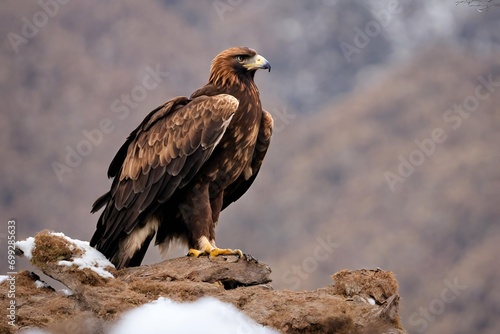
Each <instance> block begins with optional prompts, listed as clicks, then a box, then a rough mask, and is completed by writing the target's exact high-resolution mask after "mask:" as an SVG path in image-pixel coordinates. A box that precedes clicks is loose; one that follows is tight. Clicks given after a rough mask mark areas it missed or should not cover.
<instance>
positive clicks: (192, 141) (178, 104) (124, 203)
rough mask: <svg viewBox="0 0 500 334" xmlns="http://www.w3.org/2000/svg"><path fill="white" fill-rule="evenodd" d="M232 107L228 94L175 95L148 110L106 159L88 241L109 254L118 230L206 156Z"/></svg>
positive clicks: (141, 216) (144, 214)
mask: <svg viewBox="0 0 500 334" xmlns="http://www.w3.org/2000/svg"><path fill="white" fill-rule="evenodd" d="M237 108H238V100H237V99H236V98H234V97H233V96H231V95H226V94H220V95H216V96H211V97H208V96H200V97H197V98H195V99H193V100H189V99H187V98H184V97H179V98H175V99H172V100H170V101H169V102H167V103H166V104H164V105H163V106H160V107H159V108H157V109H155V110H154V111H153V112H151V113H150V114H149V115H148V116H147V117H146V118H145V119H144V121H143V122H142V124H141V125H140V126H139V127H138V128H137V129H135V130H134V131H133V132H132V133H131V134H130V136H129V137H128V138H127V141H126V142H125V144H124V145H123V146H122V147H121V148H120V150H119V151H118V153H117V155H116V156H115V158H114V159H113V161H112V162H111V165H110V168H109V170H108V176H109V177H114V180H113V184H112V186H111V190H110V191H109V192H108V193H106V194H104V195H103V196H101V197H100V198H99V199H98V200H97V201H96V202H95V203H94V206H93V208H92V212H96V211H98V210H99V209H100V208H101V207H103V206H105V205H106V208H105V210H104V211H103V213H102V215H101V217H100V218H99V221H98V223H97V230H96V232H95V233H94V236H93V237H92V239H91V242H90V244H91V245H92V246H96V248H97V249H98V250H100V251H101V252H102V253H103V254H104V255H106V256H108V257H111V256H112V255H113V252H114V251H116V250H117V246H118V242H119V240H120V239H121V238H122V237H123V233H127V234H128V233H130V232H131V231H132V230H133V229H134V227H135V226H136V225H137V224H144V223H145V221H146V220H147V218H148V217H149V216H150V215H151V213H153V212H154V211H155V210H156V209H157V208H158V207H159V205H160V204H161V203H164V202H166V201H167V200H168V199H169V198H170V197H171V196H172V194H173V193H174V192H175V191H176V190H177V189H179V188H181V187H182V186H185V185H186V184H187V183H189V181H190V180H191V179H192V178H193V177H194V176H195V175H196V173H197V172H198V171H199V169H200V168H201V166H203V164H204V163H205V161H206V160H207V159H208V158H209V157H210V155H211V154H212V152H213V150H214V148H215V146H216V145H217V143H218V142H219V140H220V138H221V137H222V135H223V134H224V132H225V130H226V128H227V126H228V125H229V122H230V121H231V118H232V116H233V115H234V113H235V111H236V110H237Z"/></svg>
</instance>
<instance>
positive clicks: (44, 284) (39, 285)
mask: <svg viewBox="0 0 500 334" xmlns="http://www.w3.org/2000/svg"><path fill="white" fill-rule="evenodd" d="M35 286H36V287H37V288H38V289H41V288H50V285H48V284H47V283H45V282H42V281H40V280H36V281H35Z"/></svg>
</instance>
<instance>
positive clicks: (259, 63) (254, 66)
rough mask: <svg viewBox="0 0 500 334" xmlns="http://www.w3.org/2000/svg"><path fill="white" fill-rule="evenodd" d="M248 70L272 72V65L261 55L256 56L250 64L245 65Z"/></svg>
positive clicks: (251, 59) (250, 60)
mask: <svg viewBox="0 0 500 334" xmlns="http://www.w3.org/2000/svg"><path fill="white" fill-rule="evenodd" d="M243 66H244V67H245V68H246V69H247V70H249V71H251V70H258V69H267V70H269V72H271V64H269V62H268V61H267V59H266V58H264V57H262V56H261V55H256V56H254V57H252V58H250V59H249V61H248V63H246V64H244V65H243Z"/></svg>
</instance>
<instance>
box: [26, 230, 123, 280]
mask: <svg viewBox="0 0 500 334" xmlns="http://www.w3.org/2000/svg"><path fill="white" fill-rule="evenodd" d="M49 234H50V235H53V236H56V237H60V238H63V239H65V240H66V241H67V242H68V243H69V249H70V250H71V251H73V252H74V251H77V250H79V251H80V252H81V254H82V255H81V256H80V257H76V258H73V259H72V260H71V261H65V260H62V261H59V262H58V264H59V265H60V266H69V267H71V266H72V265H75V266H77V267H78V269H80V270H83V269H85V268H89V269H90V270H92V271H94V272H96V273H97V274H98V275H99V276H101V277H104V278H113V277H114V276H113V275H112V274H111V273H110V272H109V271H107V270H106V268H107V267H111V268H114V267H115V266H114V265H113V264H112V263H111V262H109V261H108V259H106V257H105V256H104V255H102V253H100V252H99V251H97V250H96V249H94V248H93V247H90V244H89V242H88V241H81V240H78V239H71V238H70V237H67V236H65V235H64V233H60V232H49ZM16 247H17V248H19V249H20V250H22V251H23V253H24V256H25V257H26V258H27V259H28V260H31V258H32V257H33V254H32V252H33V250H34V249H35V238H33V237H29V238H28V239H26V240H22V241H17V242H16Z"/></svg>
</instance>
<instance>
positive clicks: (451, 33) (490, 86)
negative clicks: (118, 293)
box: [0, 0, 500, 333]
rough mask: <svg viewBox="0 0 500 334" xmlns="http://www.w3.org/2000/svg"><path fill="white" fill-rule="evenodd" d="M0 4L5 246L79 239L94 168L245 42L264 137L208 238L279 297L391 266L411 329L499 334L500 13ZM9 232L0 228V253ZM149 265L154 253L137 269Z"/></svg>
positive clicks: (329, 4) (235, 4)
mask: <svg viewBox="0 0 500 334" xmlns="http://www.w3.org/2000/svg"><path fill="white" fill-rule="evenodd" d="M0 8H1V11H0V35H1V36H3V41H2V44H1V54H0V61H1V64H2V66H1V67H0V84H1V91H0V94H1V95H0V96H1V106H2V112H1V114H0V138H1V143H2V145H1V146H0V157H1V168H0V179H1V187H0V207H1V211H2V219H3V221H4V222H5V223H4V224H3V226H6V225H7V220H8V219H11V218H15V219H16V228H17V238H18V239H22V238H26V237H28V236H32V235H34V234H35V233H36V232H37V231H39V230H42V229H52V230H55V231H61V232H64V233H65V234H67V235H69V236H71V237H73V238H77V239H81V240H89V239H90V237H91V235H92V233H93V231H94V228H95V223H96V221H97V218H98V216H97V215H94V216H93V215H91V214H90V213H89V211H90V207H91V204H92V203H93V201H94V200H95V199H96V198H97V197H98V196H100V195H101V194H103V193H104V192H105V191H107V190H108V188H109V186H110V181H109V180H108V179H107V177H106V172H107V168H108V165H109V163H110V162H111V159H112V158H113V156H114V154H115V153H116V151H117V150H118V148H119V147H120V146H121V144H122V143H123V142H124V140H125V138H126V137H127V136H128V134H129V133H130V132H131V131H132V130H133V129H134V128H135V127H136V126H137V125H138V124H139V123H140V122H141V121H142V119H143V118H144V117H145V115H147V113H149V111H151V110H152V109H154V108H155V107H157V106H158V105H160V104H162V103H164V102H165V101H166V100H168V99H170V98H172V97H174V96H177V95H187V96H189V95H190V94H191V92H193V91H194V90H195V89H197V88H198V87H200V86H202V85H203V84H205V83H206V81H207V79H208V72H209V67H210V62H211V60H212V58H213V57H214V56H215V55H216V54H217V53H218V52H220V51H221V50H223V49H225V48H227V47H230V46H235V45H246V46H250V47H252V48H254V49H256V50H257V51H258V52H259V53H260V54H262V55H263V56H265V57H266V58H267V59H268V60H269V61H270V63H271V64H272V68H273V70H272V72H271V73H267V72H259V73H257V75H256V81H257V84H258V86H259V89H260V91H261V99H262V103H263V106H264V107H265V108H266V109H267V110H268V111H270V112H271V113H272V114H273V116H274V119H275V124H276V129H275V133H274V136H273V143H272V145H271V149H270V151H269V153H268V156H267V158H266V160H265V162H264V166H263V168H262V170H261V172H260V175H259V177H258V178H257V180H256V182H255V185H254V186H253V187H252V188H251V189H250V191H249V192H248V193H247V194H246V195H245V196H244V197H243V198H242V199H241V200H240V201H238V202H237V203H235V204H233V205H232V206H231V207H230V208H228V209H227V210H226V211H225V212H223V214H222V216H221V222H220V224H219V226H218V229H217V233H218V238H217V241H218V245H220V246H224V247H232V248H241V249H242V250H243V251H244V252H246V253H249V254H252V255H253V256H255V257H256V258H258V259H260V260H262V261H264V262H266V263H268V264H270V266H271V267H272V268H273V279H274V283H273V284H274V286H275V288H278V289H293V290H302V289H314V288H317V287H320V286H323V285H325V284H328V282H329V280H330V278H329V275H331V274H332V273H334V272H336V271H338V270H341V269H344V268H347V269H359V268H375V267H381V268H383V269H385V270H391V271H393V272H394V273H395V274H396V277H397V278H398V281H399V283H400V293H401V296H402V302H401V318H402V320H403V322H404V324H405V327H406V328H407V329H408V331H409V332H411V333H423V332H426V333H497V331H498V328H500V319H499V318H498V314H499V312H500V303H499V302H498V301H499V300H500V283H499V282H500V271H499V270H498V260H495V258H496V256H497V255H498V251H499V247H500V246H499V245H500V225H499V219H500V202H499V195H500V170H499V163H500V151H499V147H500V146H499V144H500V110H499V107H498V105H499V104H500V44H499V43H500V29H499V28H500V9H499V8H495V7H492V8H490V10H489V11H487V12H478V11H477V10H475V9H474V8H471V7H469V6H467V4H460V5H458V6H455V1H454V0H450V1H412V0H401V1H368V0H358V1H335V0H323V1H308V2H306V1H298V0H291V1H251V0H247V1H245V0H241V1H225V0H216V1H208V2H197V1H180V0H178V1H174V0H172V1H166V0H164V1H160V0H158V1H143V2H138V1H132V0H126V1H120V2H112V3H111V2H98V1H86V2H83V1H79V2H77V1H68V0H64V1H63V0H59V2H56V0H41V1H29V2H20V1H15V0H6V1H3V2H2V4H1V5H0ZM155 71H156V74H157V75H156V76H155V75H151V73H153V72H155ZM148 76H149V79H148V80H149V81H147V83H148V85H147V86H146V85H145V84H144V80H145V78H146V77H148ZM151 78H154V79H155V80H151ZM153 86H154V87H153ZM146 88H147V89H146ZM6 236H7V228H6V227H5V229H4V232H3V233H2V231H0V242H1V244H2V245H5V244H6ZM2 248H4V249H6V246H2ZM173 254H174V255H173V256H177V255H180V254H182V252H181V251H177V252H173ZM176 254H177V255H176ZM159 260H160V257H159V256H158V254H157V250H156V249H152V248H151V249H150V250H149V253H148V256H147V261H146V263H152V262H157V261H159ZM4 262H6V261H4ZM0 269H1V271H2V272H5V271H7V266H6V263H0ZM17 269H18V270H20V269H23V268H21V267H18V268H17Z"/></svg>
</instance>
